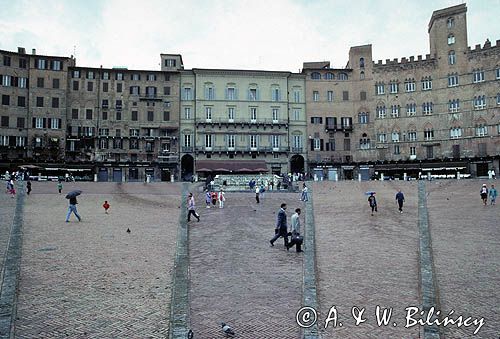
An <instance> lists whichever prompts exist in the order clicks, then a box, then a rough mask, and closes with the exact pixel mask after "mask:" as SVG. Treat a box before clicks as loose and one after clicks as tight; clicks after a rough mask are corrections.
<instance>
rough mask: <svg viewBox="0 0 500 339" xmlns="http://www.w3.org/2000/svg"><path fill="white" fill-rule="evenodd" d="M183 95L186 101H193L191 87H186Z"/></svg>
mask: <svg viewBox="0 0 500 339" xmlns="http://www.w3.org/2000/svg"><path fill="white" fill-rule="evenodd" d="M182 95H183V99H184V100H193V93H192V90H191V88H189V87H184V90H183V92H182Z"/></svg>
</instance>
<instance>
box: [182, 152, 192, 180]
mask: <svg viewBox="0 0 500 339" xmlns="http://www.w3.org/2000/svg"><path fill="white" fill-rule="evenodd" d="M193 174H194V158H193V156H192V155H190V154H184V155H183V156H182V158H181V180H184V181H191V179H192V178H193Z"/></svg>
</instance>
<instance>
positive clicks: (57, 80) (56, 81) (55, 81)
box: [52, 79, 60, 89]
mask: <svg viewBox="0 0 500 339" xmlns="http://www.w3.org/2000/svg"><path fill="white" fill-rule="evenodd" d="M59 87H60V85H59V79H52V88H56V89H57V88H59Z"/></svg>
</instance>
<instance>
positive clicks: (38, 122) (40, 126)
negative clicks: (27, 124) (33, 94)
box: [35, 118, 44, 129]
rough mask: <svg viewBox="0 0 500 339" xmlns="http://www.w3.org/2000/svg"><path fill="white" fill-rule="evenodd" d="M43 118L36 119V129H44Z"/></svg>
mask: <svg viewBox="0 0 500 339" xmlns="http://www.w3.org/2000/svg"><path fill="white" fill-rule="evenodd" d="M43 125H44V124H43V118H35V128H38V129H40V128H43Z"/></svg>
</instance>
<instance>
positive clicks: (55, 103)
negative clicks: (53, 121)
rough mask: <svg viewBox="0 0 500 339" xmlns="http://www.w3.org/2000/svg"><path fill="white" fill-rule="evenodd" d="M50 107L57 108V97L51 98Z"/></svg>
mask: <svg viewBox="0 0 500 339" xmlns="http://www.w3.org/2000/svg"><path fill="white" fill-rule="evenodd" d="M52 108H59V98H52Z"/></svg>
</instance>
